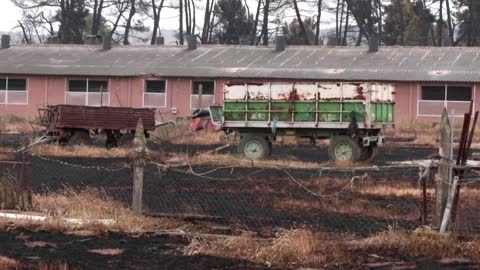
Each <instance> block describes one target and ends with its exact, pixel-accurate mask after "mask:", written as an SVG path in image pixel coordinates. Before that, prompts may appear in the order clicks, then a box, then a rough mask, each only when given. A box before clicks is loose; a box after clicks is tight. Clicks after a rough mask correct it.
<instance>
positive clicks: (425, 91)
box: [422, 86, 445, 101]
mask: <svg viewBox="0 0 480 270" xmlns="http://www.w3.org/2000/svg"><path fill="white" fill-rule="evenodd" d="M422 100H442V101H443V100H445V86H422Z"/></svg>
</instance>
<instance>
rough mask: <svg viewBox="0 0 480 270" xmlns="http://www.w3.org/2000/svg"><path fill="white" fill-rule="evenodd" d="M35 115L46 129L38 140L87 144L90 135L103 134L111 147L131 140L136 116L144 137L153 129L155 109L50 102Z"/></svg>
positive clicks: (126, 143)
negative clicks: (142, 128) (37, 115)
mask: <svg viewBox="0 0 480 270" xmlns="http://www.w3.org/2000/svg"><path fill="white" fill-rule="evenodd" d="M39 114H40V119H41V121H42V124H43V125H45V126H46V128H47V130H46V134H45V136H43V137H42V138H40V140H38V143H44V142H46V141H57V142H58V143H61V144H66V145H76V144H90V143H91V136H90V135H91V134H100V133H104V134H105V135H106V137H107V140H106V143H105V146H106V147H107V148H111V147H117V146H123V145H128V144H130V143H131V142H132V141H133V138H134V136H135V129H136V127H137V123H138V120H139V119H141V120H142V123H143V126H144V129H145V135H146V136H147V137H148V136H149V132H150V131H153V130H155V112H154V111H153V110H151V109H138V108H127V107H89V106H76V105H52V106H47V107H45V108H40V109H39Z"/></svg>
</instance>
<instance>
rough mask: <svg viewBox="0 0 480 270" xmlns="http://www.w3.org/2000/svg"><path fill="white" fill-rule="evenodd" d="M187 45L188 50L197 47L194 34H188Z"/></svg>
mask: <svg viewBox="0 0 480 270" xmlns="http://www.w3.org/2000/svg"><path fill="white" fill-rule="evenodd" d="M187 45H188V49H189V50H195V49H196V48H197V37H196V36H194V35H188V36H187Z"/></svg>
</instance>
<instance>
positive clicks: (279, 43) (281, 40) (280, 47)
mask: <svg viewBox="0 0 480 270" xmlns="http://www.w3.org/2000/svg"><path fill="white" fill-rule="evenodd" d="M286 47H287V39H286V38H285V36H284V35H277V36H276V37H275V51H277V52H281V51H284V50H285V48H286Z"/></svg>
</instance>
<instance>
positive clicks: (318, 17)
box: [315, 0, 322, 45]
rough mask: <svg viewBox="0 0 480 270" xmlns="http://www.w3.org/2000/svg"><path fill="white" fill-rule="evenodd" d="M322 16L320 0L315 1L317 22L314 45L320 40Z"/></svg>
mask: <svg viewBox="0 0 480 270" xmlns="http://www.w3.org/2000/svg"><path fill="white" fill-rule="evenodd" d="M321 18H322V0H318V3H317V22H316V24H315V45H318V43H319V42H320V19H321Z"/></svg>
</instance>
